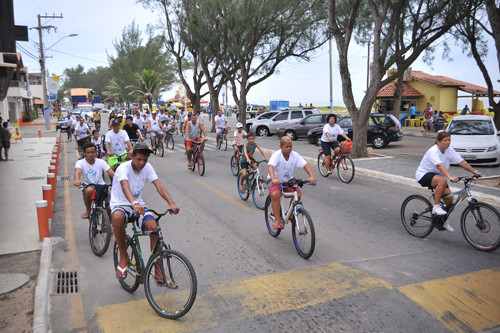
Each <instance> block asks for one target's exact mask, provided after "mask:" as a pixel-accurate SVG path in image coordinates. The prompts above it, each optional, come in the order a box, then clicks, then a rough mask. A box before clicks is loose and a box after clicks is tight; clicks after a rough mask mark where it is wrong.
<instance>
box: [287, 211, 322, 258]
mask: <svg viewBox="0 0 500 333" xmlns="http://www.w3.org/2000/svg"><path fill="white" fill-rule="evenodd" d="M297 210H298V212H297V215H296V216H295V217H294V222H293V223H292V237H293V243H294V245H295V249H297V252H298V253H299V255H300V256H301V257H302V258H304V259H307V258H309V257H311V256H312V254H313V253H314V247H315V245H316V234H315V232H314V225H313V222H312V219H311V216H310V215H309V213H308V212H307V211H306V210H305V209H303V208H297Z"/></svg>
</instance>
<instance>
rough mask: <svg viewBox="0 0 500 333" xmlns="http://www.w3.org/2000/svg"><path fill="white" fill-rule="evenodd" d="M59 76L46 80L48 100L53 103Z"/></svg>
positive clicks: (57, 88) (55, 97)
mask: <svg viewBox="0 0 500 333" xmlns="http://www.w3.org/2000/svg"><path fill="white" fill-rule="evenodd" d="M59 78H60V77H59V76H51V77H49V80H48V85H47V86H48V88H47V89H48V92H49V100H51V101H55V100H56V99H57V91H58V90H59Z"/></svg>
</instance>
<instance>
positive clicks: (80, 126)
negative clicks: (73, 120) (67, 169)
mask: <svg viewBox="0 0 500 333" xmlns="http://www.w3.org/2000/svg"><path fill="white" fill-rule="evenodd" d="M88 135H92V132H91V131H90V128H89V126H88V125H87V124H86V123H85V119H84V118H82V117H80V119H79V121H78V123H77V124H76V125H75V136H76V140H77V141H78V153H79V154H81V152H82V146H83V144H84V143H85V142H84V140H83V139H84V138H86V137H87V136H88Z"/></svg>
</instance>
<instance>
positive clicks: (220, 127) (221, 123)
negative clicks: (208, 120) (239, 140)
mask: <svg viewBox="0 0 500 333" xmlns="http://www.w3.org/2000/svg"><path fill="white" fill-rule="evenodd" d="M215 126H216V130H215V133H217V134H216V137H215V146H216V147H217V146H219V137H220V133H221V132H222V131H225V130H226V126H227V118H226V116H225V115H223V114H222V110H219V111H218V112H217V115H216V116H215ZM226 134H227V133H226Z"/></svg>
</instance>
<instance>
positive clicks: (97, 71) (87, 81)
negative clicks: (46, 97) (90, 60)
mask: <svg viewBox="0 0 500 333" xmlns="http://www.w3.org/2000/svg"><path fill="white" fill-rule="evenodd" d="M63 73H64V76H63V78H64V83H63V84H62V86H61V89H59V92H58V96H57V98H58V100H60V101H62V99H63V97H66V98H69V93H70V89H71V88H92V89H94V91H95V92H96V95H100V96H102V95H103V90H104V87H105V86H106V85H107V84H108V83H109V80H110V78H111V76H110V74H109V68H108V67H101V66H99V67H96V68H91V69H89V70H88V71H87V72H85V69H84V68H83V66H82V65H78V66H76V67H74V68H66V69H65V70H64V72H63Z"/></svg>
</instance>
